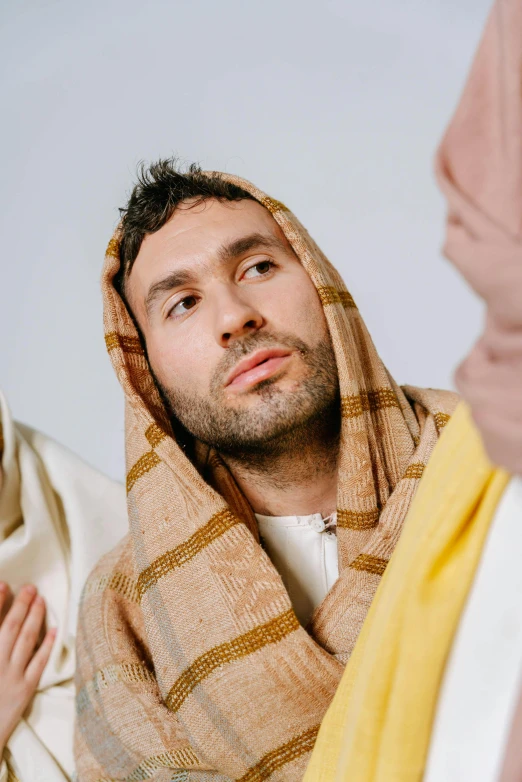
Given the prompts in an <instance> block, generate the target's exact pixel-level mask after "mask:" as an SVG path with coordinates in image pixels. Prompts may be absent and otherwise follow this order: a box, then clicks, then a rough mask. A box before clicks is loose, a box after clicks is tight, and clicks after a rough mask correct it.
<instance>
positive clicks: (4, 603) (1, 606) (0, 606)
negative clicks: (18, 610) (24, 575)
mask: <svg viewBox="0 0 522 782" xmlns="http://www.w3.org/2000/svg"><path fill="white" fill-rule="evenodd" d="M12 600H13V593H12V592H11V590H10V589H9V585H8V584H6V583H5V582H4V581H0V625H1V624H2V621H3V620H4V618H5V615H6V614H7V612H8V610H9V609H10V607H11V603H12Z"/></svg>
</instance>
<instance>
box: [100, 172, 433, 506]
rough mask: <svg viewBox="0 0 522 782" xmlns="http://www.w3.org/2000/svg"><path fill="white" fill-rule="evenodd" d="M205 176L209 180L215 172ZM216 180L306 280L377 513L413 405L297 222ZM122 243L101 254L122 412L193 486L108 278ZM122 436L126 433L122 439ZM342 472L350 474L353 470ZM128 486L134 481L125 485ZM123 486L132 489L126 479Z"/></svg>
mask: <svg viewBox="0 0 522 782" xmlns="http://www.w3.org/2000/svg"><path fill="white" fill-rule="evenodd" d="M208 173H209V175H210V174H212V175H215V174H216V173H217V172H208ZM219 176H221V177H223V178H224V179H226V180H228V181H230V182H232V183H234V184H236V185H238V186H239V187H241V188H243V189H244V190H246V191H247V192H249V193H250V194H251V195H252V196H253V197H254V198H255V199H256V200H257V201H258V202H259V203H260V204H261V205H262V206H264V207H265V208H266V209H267V210H268V211H269V212H270V213H271V215H272V216H273V218H274V220H275V221H276V222H277V223H278V225H279V226H280V228H281V229H282V231H283V233H284V234H285V236H286V238H287V240H288V242H289V243H290V245H291V247H292V248H293V250H294V252H295V254H296V255H297V257H298V259H299V260H300V262H301V263H302V265H303V267H304V268H305V270H306V271H307V272H308V274H309V275H310V278H311V280H312V282H313V284H314V286H315V288H316V290H317V295H318V297H319V299H320V301H321V303H322V305H323V307H324V311H325V316H326V321H327V324H328V328H329V330H330V335H331V337H332V342H333V346H334V351H335V356H336V362H337V367H338V373H339V384H340V391H341V406H342V415H343V432H344V435H345V436H349V435H350V434H356V433H357V438H356V439H357V451H358V454H359V461H360V462H361V464H362V462H365V461H366V462H368V459H367V458H366V456H365V454H366V455H367V456H368V455H370V454H371V458H370V456H369V457H368V458H370V462H371V464H372V471H373V475H374V476H375V481H374V485H373V488H368V487H367V489H366V490H365V497H364V498H363V505H364V504H366V505H371V506H372V508H375V507H382V506H383V504H384V503H385V502H386V499H387V497H388V496H389V493H390V492H391V491H392V490H393V488H394V486H395V484H396V483H397V481H398V479H399V478H400V476H401V473H402V471H403V470H404V468H405V467H406V465H407V463H408V459H409V458H410V456H411V454H412V452H413V449H414V442H415V441H416V440H417V438H418V435H419V425H418V422H417V419H416V417H415V415H414V413H413V411H412V409H411V406H410V404H409V403H408V401H407V400H406V397H405V395H404V394H403V392H402V391H401V389H400V388H399V387H398V386H397V384H396V383H395V382H394V381H393V379H392V378H391V377H390V375H389V373H388V372H387V370H386V368H385V367H384V365H383V363H382V362H381V360H380V358H379V356H378V354H377V351H376V350H375V347H374V345H373V342H372V340H371V338H370V336H369V334H368V332H367V330H366V327H365V325H364V322H363V320H362V318H361V316H360V313H359V311H358V309H357V307H356V304H355V302H354V300H353V298H352V296H351V294H350V293H349V291H348V290H347V288H346V286H345V284H344V282H343V280H342V278H341V276H340V275H339V273H338V272H337V270H336V269H335V268H334V266H333V265H332V264H331V263H330V261H329V260H328V259H327V258H326V256H325V255H324V254H323V253H322V251H321V250H320V248H319V247H318V246H317V244H316V243H315V242H314V240H313V239H312V238H311V236H310V235H309V234H308V232H307V231H306V229H305V228H304V227H303V225H302V224H301V223H300V222H299V220H298V219H297V218H296V217H295V216H294V215H293V214H292V212H291V211H290V210H289V209H288V207H286V206H285V205H284V204H283V203H282V202H281V201H278V200H276V199H274V198H271V197H270V196H268V195H267V194H266V193H264V192H263V191H261V190H259V189H258V188H257V187H255V186H254V185H253V184H251V183H250V182H248V181H246V180H244V179H241V178H239V177H236V176H232V175H230V174H223V173H221V174H219ZM120 238H121V226H118V228H117V229H116V231H115V233H114V235H113V237H112V239H111V240H110V242H109V245H108V248H107V252H106V256H105V266H104V270H103V276H102V290H103V298H104V326H105V342H106V346H107V350H108V352H109V354H110V357H111V360H112V363H113V365H114V368H115V370H116V374H117V376H118V378H119V380H120V383H121V384H122V387H123V390H124V392H125V397H126V403H127V406H128V409H129V408H130V409H132V411H133V416H135V418H136V420H139V421H140V422H141V426H142V427H143V431H145V433H146V437H147V440H148V441H149V442H150V443H151V445H152V446H153V448H154V446H155V444H157V442H159V440H161V439H162V438H164V437H167V438H168V439H169V441H170V444H171V455H172V456H173V458H174V461H175V462H176V463H177V465H178V467H179V469H181V470H182V472H183V473H186V472H187V470H188V471H189V472H190V477H189V478H188V479H189V480H198V479H197V477H196V476H195V474H194V473H193V472H192V471H191V470H190V468H189V466H188V465H187V461H188V457H187V455H186V453H185V452H184V449H183V447H181V446H180V443H179V442H178V440H177V438H176V435H175V433H174V430H173V427H172V422H171V421H170V420H169V415H168V413H167V411H166V409H165V407H164V405H163V402H162V400H161V398H160V395H159V393H158V390H157V388H156V385H155V383H154V380H153V377H152V373H151V371H150V368H149V365H148V361H147V358H146V354H145V350H144V346H143V344H142V342H141V340H140V337H139V335H138V332H137V329H136V327H135V325H134V322H133V319H132V318H131V316H130V315H129V313H128V311H127V309H126V306H125V304H124V302H123V300H122V298H121V297H120V295H119V293H118V292H117V290H116V288H115V286H114V278H115V276H116V275H117V273H118V271H119V269H120V253H119V245H120ZM377 410H386V411H387V414H388V415H389V416H390V417H391V421H392V426H391V431H390V433H389V435H388V438H387V439H388V440H390V436H391V439H392V440H393V441H394V442H393V443H390V442H388V446H390V445H391V446H393V447H392V448H391V449H390V448H389V450H390V453H387V452H386V447H385V446H383V448H384V450H382V449H381V452H379V449H380V446H379V442H378V441H379V437H376V436H375V433H370V432H368V431H367V430H368V427H369V426H370V428H371V424H370V423H369V419H368V417H367V414H371V413H373V412H375V411H377ZM363 420H364V423H363V425H362V426H361V421H363ZM128 436H129V434H128V432H127V440H128ZM395 446H398V447H395ZM196 450H197V449H196ZM392 450H393V454H392V453H391V451H392ZM200 451H201V449H200ZM203 451H204V449H203ZM127 461H128V464H129V466H130V462H131V461H132V459H131V458H130V456H129V454H128V455H127ZM370 462H368V464H369V463H370ZM361 464H359V468H358V469H359V471H360V469H361ZM347 469H348V471H349V472H350V471H353V469H354V468H353V466H352V467H351V468H347ZM355 469H357V465H356V466H355ZM187 475H188V473H187ZM132 480H133V476H131V481H130V483H132ZM198 482H199V481H198ZM127 488H128V489H130V485H129V480H128V481H127ZM371 495H373V496H371ZM377 495H378V496H377ZM345 504H346V503H345Z"/></svg>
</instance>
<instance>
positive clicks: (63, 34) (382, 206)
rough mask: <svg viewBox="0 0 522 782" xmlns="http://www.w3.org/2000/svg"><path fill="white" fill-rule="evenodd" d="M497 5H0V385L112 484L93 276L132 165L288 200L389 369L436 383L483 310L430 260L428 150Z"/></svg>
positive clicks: (123, 1) (106, 372) (455, 1)
mask: <svg viewBox="0 0 522 782" xmlns="http://www.w3.org/2000/svg"><path fill="white" fill-rule="evenodd" d="M489 6H490V0H366V2H365V3H361V2H357V3H356V2H353V1H352V0H314V1H313V2H311V1H310V0H263V2H260V0H250V1H249V2H247V1H246V0H221V2H219V3H218V2H213V1H212V0H168V2H167V1H166V0H165V1H164V2H161V1H160V0H148V2H147V3H143V2H141V1H140V2H137V1H136V0H90V2H88V3H85V2H80V1H79V0H75V1H74V0H73V2H71V0H67V2H56V1H55V2H52V1H51V0H4V2H3V3H2V8H1V10H0V16H1V28H2V29H1V33H0V64H1V73H2V76H1V97H0V101H1V104H0V105H1V113H2V121H1V129H0V134H1V149H2V152H3V154H2V176H1V179H0V189H1V210H0V220H1V242H2V248H1V253H2V254H1V258H2V267H1V278H0V279H1V283H0V330H1V335H2V337H1V363H0V387H2V389H3V391H4V392H5V394H6V395H7V398H8V401H9V403H10V406H11V409H12V411H13V414H14V415H15V417H16V418H18V419H19V420H22V421H24V422H26V423H28V424H30V425H32V426H34V427H36V428H39V429H41V430H43V431H44V432H46V433H48V434H50V435H52V436H53V437H55V438H56V439H58V440H60V441H61V442H63V443H65V444H66V445H68V446H69V447H70V448H72V449H73V450H74V451H76V452H77V453H78V454H80V455H81V456H83V457H84V458H85V459H86V460H87V461H89V462H90V463H91V464H93V465H95V466H97V467H99V468H100V469H101V470H103V471H104V472H106V473H108V474H109V475H111V476H113V477H115V478H118V479H123V476H124V456H123V453H124V443H123V394H122V391H121V389H120V386H119V384H118V382H117V380H116V377H115V375H114V372H113V370H112V366H111V364H110V362H109V358H108V356H107V354H106V352H105V346H104V342H103V329H102V311H101V295H100V284H99V278H100V270H101V267H102V262H103V256H104V250H105V247H106V244H107V242H108V240H109V238H110V236H111V233H112V231H113V229H114V227H115V225H116V223H117V220H118V207H119V206H123V205H124V203H125V201H126V197H127V195H128V193H129V190H130V188H131V185H132V182H133V178H134V173H135V170H136V165H137V163H138V162H139V161H140V160H145V161H150V160H153V159H155V158H157V157H159V156H167V155H171V154H176V155H178V156H180V157H181V158H182V159H183V160H185V161H187V162H191V161H198V162H200V163H201V164H202V165H203V166H204V167H205V168H211V169H218V170H224V171H228V172H233V173H237V174H240V175H241V176H244V177H246V178H247V179H251V180H252V181H253V182H255V183H256V184H257V185H259V186H260V187H261V188H263V189H264V190H266V191H267V192H268V193H269V194H270V195H272V196H274V197H275V198H278V199H280V200H282V201H284V202H285V203H287V204H288V205H289V207H290V208H291V209H292V210H293V211H294V212H295V213H296V214H297V216H298V217H299V218H300V219H301V221H302V222H303V223H304V225H305V226H306V227H307V228H308V230H309V231H310V233H311V234H312V235H313V236H314V238H315V239H316V241H317V242H318V243H319V245H320V246H321V247H322V248H323V250H324V251H325V252H326V254H327V255H328V256H329V258H330V259H331V260H332V261H333V263H334V264H335V265H336V266H337V267H338V268H339V269H340V271H341V273H342V275H343V277H344V279H345V281H346V284H347V285H348V288H349V290H350V291H351V292H352V294H353V296H354V297H355V299H356V301H357V303H358V305H359V308H360V310H361V312H362V314H363V316H364V318H365V320H366V323H367V325H368V327H369V329H370V332H371V334H372V336H373V339H374V341H375V343H376V345H377V348H378V350H379V352H380V354H381V356H382V358H383V360H384V361H385V363H386V364H387V366H388V368H389V369H390V371H391V372H392V374H393V375H394V376H395V378H396V379H397V380H398V382H400V383H411V384H414V385H423V386H431V387H449V386H451V384H452V372H453V370H454V368H455V366H456V364H457V363H458V362H459V360H460V359H461V358H462V356H463V355H464V353H465V352H466V351H467V350H468V348H469V346H470V345H471V343H472V342H473V341H474V339H475V338H476V336H477V334H478V333H479V330H480V327H481V320H482V307H481V304H480V302H478V301H477V300H476V298H475V297H474V296H473V295H472V293H471V292H470V291H469V290H468V289H467V287H466V285H465V284H464V283H463V282H462V281H461V280H460V279H459V277H458V275H457V274H456V272H454V271H453V269H452V268H451V267H450V266H449V264H448V263H447V262H446V261H445V260H443V259H442V257H441V254H440V246H441V242H442V238H443V224H444V211H445V208H444V202H443V200H442V198H441V196H440V195H439V193H438V191H437V188H436V185H435V182H434V177H433V174H432V168H433V165H432V160H433V153H434V151H435V148H436V145H437V143H438V141H439V139H440V136H441V133H442V131H443V130H444V128H445V126H446V124H447V122H448V121H449V118H450V116H451V113H452V111H453V109H454V107H455V104H456V101H457V99H458V96H459V94H460V91H461V89H462V86H463V83H464V79H465V77H466V74H467V72H468V69H469V66H470V63H471V59H472V56H473V53H474V50H475V48H476V45H477V43H478V41H479V38H480V34H481V30H482V27H483V25H484V21H485V18H486V15H487V12H488V8H489Z"/></svg>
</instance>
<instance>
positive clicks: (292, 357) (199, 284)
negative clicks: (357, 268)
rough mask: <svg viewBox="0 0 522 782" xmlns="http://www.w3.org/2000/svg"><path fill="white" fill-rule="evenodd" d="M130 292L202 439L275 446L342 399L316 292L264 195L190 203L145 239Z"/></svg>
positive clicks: (180, 405)
mask: <svg viewBox="0 0 522 782" xmlns="http://www.w3.org/2000/svg"><path fill="white" fill-rule="evenodd" d="M126 292H127V298H128V301H129V305H130V307H131V308H132V310H133V313H134V315H135V317H136V319H137V321H138V324H139V327H140V329H141V331H142V334H143V336H144V338H145V342H146V345H147V353H148V358H149V362H150V365H151V369H152V371H153V373H154V375H155V378H156V381H157V382H158V384H159V386H160V387H161V389H162V390H163V393H164V395H165V397H166V398H167V400H168V402H169V404H170V406H171V410H172V412H173V413H174V415H175V416H176V417H177V418H178V420H179V421H181V423H182V424H183V425H184V426H185V428H186V429H188V431H189V432H191V433H192V434H193V435H194V436H196V437H197V438H198V439H200V440H202V441H203V442H206V443H209V444H211V445H214V446H216V447H217V448H219V449H221V450H222V451H224V452H229V453H234V452H239V451H241V452H244V451H245V450H247V451H248V450H259V449H261V450H263V449H265V448H266V449H269V448H270V444H271V443H273V442H274V441H275V440H277V439H278V438H281V437H284V436H287V435H288V434H289V433H291V431H292V430H293V429H295V428H297V427H302V426H306V424H307V422H309V421H311V420H313V419H317V418H319V417H320V416H321V415H322V414H324V412H325V411H326V410H327V409H328V408H330V407H331V406H332V405H333V404H335V402H336V399H337V394H338V379H337V368H336V364H335V358H334V355H333V349H332V345H331V341H330V336H329V332H328V329H327V325H326V320H325V317H324V313H323V309H322V306H321V303H320V301H319V297H318V295H317V292H316V290H315V288H314V285H313V283H312V281H311V280H310V278H309V276H308V274H307V273H306V271H305V270H304V269H303V267H302V265H301V263H300V262H299V260H298V259H297V257H296V255H295V253H294V252H293V250H292V248H291V247H290V245H289V244H288V241H287V240H286V238H285V236H284V234H283V232H282V231H281V229H280V228H279V226H278V225H277V223H276V222H275V220H274V219H273V217H272V216H271V214H270V213H269V212H268V211H267V210H266V209H265V208H264V207H263V206H261V205H260V204H258V203H257V202H255V201H250V200H246V199H245V200H242V201H237V202H228V201H227V202H220V201H217V200H216V199H210V200H207V201H205V202H204V203H203V204H199V205H194V204H193V203H191V202H185V203H184V204H182V206H181V207H180V208H178V209H176V211H175V212H174V215H173V216H172V218H171V219H170V220H169V221H168V222H167V223H166V224H165V225H164V226H163V227H162V228H161V229H160V230H159V231H157V232H156V233H153V234H150V235H148V236H146V238H145V239H144V241H143V243H142V245H141V248H140V251H139V254H138V256H137V258H136V261H135V263H134V266H133V268H132V271H131V273H130V276H129V279H128V280H127V287H126Z"/></svg>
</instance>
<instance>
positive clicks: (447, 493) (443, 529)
mask: <svg viewBox="0 0 522 782" xmlns="http://www.w3.org/2000/svg"><path fill="white" fill-rule="evenodd" d="M508 480H509V476H508V475H507V474H506V473H505V472H504V471H503V470H498V469H494V468H493V467H492V466H491V464H490V462H489V461H488V458H487V456H486V454H485V452H484V449H483V446H482V442H481V439H480V436H479V434H478V432H477V430H476V429H475V427H474V425H473V423H472V420H471V417H470V415H469V411H468V408H467V407H466V406H465V405H464V404H461V405H459V407H458V408H457V410H456V412H455V413H454V415H453V417H452V420H451V421H450V423H449V424H448V426H447V428H446V430H445V432H444V434H443V436H442V437H441V439H440V441H439V444H438V445H437V448H436V449H435V451H434V453H433V456H432V458H431V460H430V462H429V464H428V467H427V468H426V471H425V473H424V477H423V480H422V481H421V484H420V486H419V489H418V492H417V494H416V496H415V498H414V501H413V503H412V505H411V508H410V512H409V514H408V516H407V519H406V522H405V525H404V528H403V533H402V536H401V538H400V541H399V544H398V545H397V548H396V550H395V553H394V555H393V557H392V559H391V561H390V564H389V565H388V568H387V570H386V573H385V575H384V577H383V579H382V581H381V584H380V586H379V589H378V592H377V595H376V597H375V600H374V602H373V604H372V606H371V608H370V611H369V613H368V616H367V619H366V622H365V624H364V626H363V629H362V632H361V634H360V636H359V639H358V641H357V644H356V646H355V649H354V652H353V655H352V657H351V659H350V661H349V663H348V665H347V668H346V670H345V673H344V675H343V678H342V680H341V684H340V685H339V688H338V690H337V692H336V695H335V697H334V700H333V702H332V704H331V705H330V708H329V710H328V712H327V714H326V717H325V719H324V720H323V722H322V725H321V729H320V732H319V736H318V739H317V742H316V745H315V748H314V752H313V754H312V758H311V761H310V763H309V765H308V769H307V772H306V775H305V778H304V779H305V782H330V781H332V782H333V780H336V782H340V780H347V782H348V780H349V782H392V781H393V782H395V781H396V782H414V780H415V782H417V781H418V780H421V779H422V775H423V771H424V762H425V757H426V753H427V749H428V746H429V740H430V733H431V726H432V720H433V715H434V710H435V706H436V703H437V697H438V692H439V686H440V682H441V677H442V674H443V671H444V665H445V662H446V658H447V655H448V652H449V650H450V648H451V643H452V640H453V636H454V633H455V630H456V628H457V625H458V621H459V618H460V615H461V611H462V608H463V605H464V602H465V600H466V597H467V594H468V591H469V589H470V587H471V584H472V582H473V578H474V575H475V570H476V567H477V565H478V562H479V559H480V556H481V552H482V548H483V545H484V542H485V539H486V536H487V533H488V530H489V526H490V523H491V520H492V518H493V516H494V513H495V510H496V507H497V504H498V502H499V500H500V498H501V496H502V493H503V491H504V489H505V487H506V485H507V482H508Z"/></svg>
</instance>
